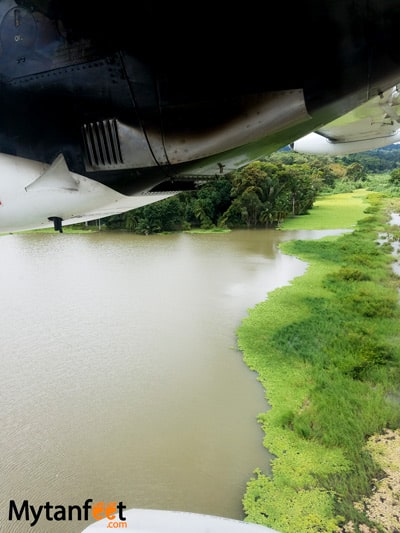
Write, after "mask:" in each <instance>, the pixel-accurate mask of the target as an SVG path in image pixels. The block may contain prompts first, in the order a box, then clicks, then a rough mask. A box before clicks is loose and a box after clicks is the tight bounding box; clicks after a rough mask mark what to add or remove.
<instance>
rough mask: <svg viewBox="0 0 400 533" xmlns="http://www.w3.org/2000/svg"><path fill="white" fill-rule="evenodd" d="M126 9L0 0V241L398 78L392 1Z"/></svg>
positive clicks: (309, 121)
mask: <svg viewBox="0 0 400 533" xmlns="http://www.w3.org/2000/svg"><path fill="white" fill-rule="evenodd" d="M89 4H90V3H89ZM133 8H134V9H133V11H132V12H129V13H127V12H125V10H124V8H123V6H116V7H115V8H111V7H110V6H108V5H103V4H101V3H100V4H99V3H96V5H95V6H94V5H93V6H92V5H87V4H86V5H85V6H84V7H83V6H77V5H76V4H75V3H74V2H70V1H67V0H0V95H1V100H0V154H1V157H0V187H1V190H0V202H1V205H0V208H1V209H0V231H1V232H8V231H18V230H21V229H31V228H35V227H37V228H39V227H47V226H48V225H51V224H52V223H54V220H56V221H58V222H59V221H60V220H61V221H63V223H64V224H65V223H74V222H80V221H84V220H93V219H96V218H100V217H101V216H106V214H115V213H119V212H122V211H126V210H129V209H134V208H136V207H139V206H141V205H145V204H146V203H151V202H154V201H159V200H162V199H163V198H166V197H168V196H171V195H172V194H176V193H178V192H179V191H181V190H185V189H188V188H196V187H198V186H199V184H201V183H203V182H204V180H207V179H209V178H212V177H214V176H219V175H227V174H229V173H230V172H232V171H234V170H236V169H239V168H241V167H242V166H244V165H245V164H247V163H249V162H251V161H253V160H255V159H258V158H260V157H263V156H265V155H268V154H270V153H272V152H274V151H276V150H277V149H279V148H282V147H283V146H286V145H289V144H291V143H294V142H295V141H297V140H299V139H301V138H303V137H304V136H306V135H307V134H309V133H312V132H314V131H319V132H321V131H322V128H323V127H324V126H326V125H327V124H329V123H331V122H332V121H334V120H336V119H338V118H339V117H341V116H342V115H344V114H346V113H348V112H349V111H351V110H354V109H356V108H358V107H359V106H360V105H362V104H365V103H366V102H368V101H371V100H373V99H374V98H375V99H376V98H379V97H380V95H382V94H384V93H385V91H389V90H391V89H392V88H393V87H395V86H396V84H397V82H399V80H400V54H399V52H400V50H399V44H398V38H397V27H398V23H399V22H400V7H399V6H398V3H397V2H395V1H394V0H386V1H382V0H374V1H372V0H370V1H367V0H362V1H355V2H348V1H345V0H342V1H338V2H321V1H320V0H318V1H317V0H307V1H303V2H296V4H295V5H293V6H292V5H291V6H289V7H288V6H287V5H286V4H285V5H283V4H282V3H274V4H273V5H269V6H268V11H267V13H266V14H265V15H264V14H263V15H262V16H261V15H260V13H259V5H258V3H256V2H250V4H249V3H246V6H241V7H240V10H238V11H237V13H236V11H235V10H236V8H232V7H231V9H230V12H229V17H228V16H227V13H224V12H222V13H220V12H217V11H216V10H215V9H214V5H213V4H211V2H208V1H206V2H204V3H202V6H201V9H198V10H196V11H195V12H194V13H193V12H191V13H189V12H186V10H184V9H183V8H182V5H181V4H180V3H179V2H168V3H160V5H158V4H157V3H155V2H147V3H135V4H134V6H133ZM232 21H234V22H235V23H234V24H232ZM272 27H276V28H277V29H278V32H279V33H278V36H279V40H277V33H276V31H273V32H272V31H271V28H272ZM385 113H386V112H385ZM396 116H397V115H396ZM382 117H383V115H382ZM382 120H383V121H385V123H386V124H387V118H384V117H383V118H382ZM397 125H398V124H397V119H396V118H395V120H393V121H392V129H391V130H390V131H389V132H388V130H387V129H386V130H385V131H386V134H387V137H388V139H389V141H388V142H390V139H391V138H394V137H391V135H392V133H393V135H394V134H395V131H396V129H397ZM374 135H375V134H374ZM380 137H381V138H382V135H381V136H380ZM318 140H320V139H318ZM330 140H332V139H330ZM333 140H334V139H333ZM365 140H366V139H365V137H364V141H365ZM331 144H332V143H331ZM331 144H330V145H329V149H332V146H331ZM370 145H371V144H370V143H368V142H364V144H363V145H362V147H363V149H364V147H367V146H370ZM298 146H301V145H300V144H299V145H298ZM303 146H304V145H303ZM323 146H324V145H323ZM335 146H336V149H337V150H338V153H339V146H338V144H336V145H335ZM347 147H348V148H349V145H348V146H347ZM365 149H367V148H365Z"/></svg>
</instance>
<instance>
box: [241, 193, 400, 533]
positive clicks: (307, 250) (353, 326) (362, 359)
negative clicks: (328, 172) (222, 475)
mask: <svg viewBox="0 0 400 533" xmlns="http://www.w3.org/2000/svg"><path fill="white" fill-rule="evenodd" d="M359 193H360V191H357V193H356V195H355V196H354V195H340V196H339V198H337V199H335V198H334V197H330V198H326V199H322V200H321V202H322V204H323V207H322V205H321V207H322V211H323V212H324V213H325V216H324V220H325V218H326V219H329V218H331V219H332V216H333V212H334V213H335V216H334V217H333V218H334V219H335V220H336V219H337V218H339V219H340V220H345V221H346V224H350V225H353V224H355V223H356V220H355V217H357V216H358V217H359V219H360V222H359V224H357V225H356V226H355V229H354V231H353V232H351V233H346V234H344V235H343V236H341V237H337V238H334V239H332V238H330V239H321V240H316V241H290V242H285V243H282V245H281V248H282V250H283V251H284V252H285V253H289V254H293V255H296V256H297V257H299V258H301V259H303V260H305V261H307V263H308V264H309V267H308V269H307V271H306V273H305V275H304V276H302V277H299V278H295V280H294V281H293V282H292V284H291V285H289V286H286V287H281V288H279V289H277V290H275V291H273V292H272V293H270V294H269V295H268V298H267V300H266V301H264V302H262V303H260V304H258V305H257V306H256V307H255V308H254V309H252V310H251V311H250V312H249V316H248V317H247V318H246V319H245V320H244V321H243V322H242V324H241V326H240V328H239V330H238V343H239V347H240V348H241V350H242V351H243V354H244V360H245V362H246V364H247V365H248V366H249V367H250V368H251V369H252V370H255V371H256V372H257V373H258V376H259V380H260V381H261V383H262V384H263V386H264V389H265V395H266V398H267V400H268V403H269V405H270V406H271V409H270V410H269V411H267V413H263V414H261V415H260V416H259V421H260V424H261V425H262V427H263V430H264V432H265V438H264V445H265V447H266V448H268V450H269V451H270V452H271V453H272V454H273V456H275V459H274V460H273V461H272V476H268V475H266V474H265V473H263V472H261V470H257V471H256V472H255V477H254V478H252V479H251V480H250V481H249V482H248V485H247V490H246V493H245V495H244V498H243V506H244V511H245V515H246V520H248V521H250V522H256V523H260V524H264V525H267V526H269V527H272V528H274V529H277V530H279V531H280V532H282V533H311V532H318V531H322V532H324V533H329V532H332V533H333V532H337V531H339V530H340V529H339V526H342V525H343V524H344V523H345V522H347V521H348V520H352V521H353V522H354V523H355V524H358V523H367V524H368V523H369V522H368V519H367V518H366V517H365V516H364V515H363V514H362V513H361V512H360V511H357V510H356V509H355V508H354V507H353V502H354V501H358V500H360V499H361V497H362V496H363V495H367V494H368V493H369V491H370V487H371V480H372V478H373V477H374V476H377V475H378V474H379V468H378V466H377V465H375V464H374V462H373V460H372V459H371V457H370V455H369V454H368V453H367V452H366V451H365V447H364V446H365V442H366V439H367V437H368V436H370V435H371V434H373V433H376V432H381V431H382V430H383V429H384V428H386V427H391V428H396V427H399V426H400V407H399V405H398V403H395V402H394V401H392V400H390V398H392V397H393V395H395V393H396V392H398V387H399V385H398V384H399V382H400V349H399V346H400V342H399V341H400V333H399V329H398V323H399V319H400V308H399V305H398V292H397V291H398V287H399V279H398V278H397V277H396V276H394V274H393V272H392V269H391V262H392V261H393V257H392V256H391V254H390V249H389V248H388V247H387V246H381V245H378V244H377V242H376V239H377V228H378V229H379V231H380V230H381V229H382V228H386V229H389V228H388V227H387V226H385V218H387V213H388V203H387V202H388V200H386V199H385V198H383V197H381V196H380V195H369V196H368V203H367V202H366V199H367V196H366V195H364V194H362V195H361V196H359ZM391 202H392V203H391V204H390V209H393V207H394V205H393V200H392V201H391ZM390 209H389V211H390ZM346 211H349V212H348V213H347V216H345V212H346ZM365 211H367V213H365ZM313 217H314V213H312V214H311V215H310V216H309V220H310V221H311V220H312V219H313ZM300 218H301V219H302V218H303V217H299V219H300ZM336 221H337V220H336ZM316 223H317V225H318V227H320V223H321V220H320V217H319V213H317V214H316ZM284 227H286V225H285V226H284ZM301 227H302V228H304V225H303V222H302V221H301ZM309 227H310V229H311V227H312V225H311V224H310V226H309ZM336 227H344V226H339V225H338V226H336ZM290 229H293V227H292V225H290Z"/></svg>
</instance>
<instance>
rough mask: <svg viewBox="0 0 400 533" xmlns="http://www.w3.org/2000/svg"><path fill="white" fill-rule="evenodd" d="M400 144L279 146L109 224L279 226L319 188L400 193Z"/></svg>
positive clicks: (301, 210) (145, 228)
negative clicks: (325, 149) (328, 150)
mask: <svg viewBox="0 0 400 533" xmlns="http://www.w3.org/2000/svg"><path fill="white" fill-rule="evenodd" d="M399 157H400V146H399V145H397V144H396V145H391V146H389V147H386V148H381V149H378V150H372V151H369V152H363V153H360V154H354V155H351V156H344V157H328V156H311V155H305V154H298V153H295V152H293V151H290V150H287V149H283V150H281V151H279V152H276V153H274V154H272V155H270V156H268V157H265V158H264V159H263V160H260V161H256V162H253V163H251V164H249V165H247V166H245V167H243V168H242V169H240V170H238V171H236V172H234V173H232V174H230V175H226V176H216V177H215V178H214V179H210V180H208V181H207V183H205V184H203V185H202V186H200V187H199V188H198V189H197V190H195V191H188V192H182V193H180V194H178V195H176V196H173V197H171V198H168V199H165V200H162V201H160V202H156V203H154V204H149V205H147V206H144V207H141V208H139V209H135V210H132V211H128V212H127V213H123V214H120V215H115V216H111V217H108V218H105V219H103V220H102V221H101V223H102V225H104V226H105V227H106V228H107V229H118V230H127V231H133V232H135V233H139V234H150V233H158V232H167V231H176V230H189V229H193V228H201V229H212V228H240V227H248V228H254V227H277V226H279V224H280V223H281V222H282V221H283V220H285V219H287V218H288V217H291V216H295V215H303V214H306V213H307V212H308V211H309V210H310V209H311V208H312V207H313V204H314V201H315V200H316V198H317V197H318V196H319V195H320V194H322V193H323V194H329V193H337V192H348V191H351V190H354V189H356V188H370V189H371V190H375V191H380V190H385V192H388V191H389V192H392V193H393V194H394V195H398V194H399V193H400V164H399Z"/></svg>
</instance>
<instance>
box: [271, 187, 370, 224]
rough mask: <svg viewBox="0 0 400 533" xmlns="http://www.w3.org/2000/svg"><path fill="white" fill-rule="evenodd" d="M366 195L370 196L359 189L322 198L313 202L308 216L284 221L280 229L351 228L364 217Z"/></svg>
mask: <svg viewBox="0 0 400 533" xmlns="http://www.w3.org/2000/svg"><path fill="white" fill-rule="evenodd" d="M368 194H370V193H369V192H368V191H366V190H364V189H359V190H357V191H355V192H352V193H343V194H335V195H330V196H323V197H321V198H319V199H317V200H316V201H315V203H314V206H313V208H312V210H311V211H310V212H309V214H307V215H302V216H298V217H294V218H288V219H286V220H285V221H284V222H283V223H282V225H281V229H283V230H296V229H314V230H315V229H347V228H352V227H353V226H354V225H355V224H356V223H357V221H358V220H360V218H362V217H363V216H365V214H364V210H365V208H366V206H367V204H366V199H367V197H368Z"/></svg>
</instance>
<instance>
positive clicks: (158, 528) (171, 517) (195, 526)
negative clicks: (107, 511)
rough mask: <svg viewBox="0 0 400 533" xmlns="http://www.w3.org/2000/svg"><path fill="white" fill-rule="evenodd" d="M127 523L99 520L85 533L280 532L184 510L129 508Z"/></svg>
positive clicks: (126, 516) (86, 529)
mask: <svg viewBox="0 0 400 533" xmlns="http://www.w3.org/2000/svg"><path fill="white" fill-rule="evenodd" d="M123 514H124V518H126V520H125V521H122V522H121V521H119V520H115V521H110V520H109V519H107V518H104V519H102V520H99V521H97V522H95V523H93V524H91V525H90V526H88V527H87V528H85V529H84V530H83V531H82V533H96V532H100V531H109V530H110V529H123V530H124V531H132V532H135V533H279V532H278V531H276V530H274V529H270V528H269V527H265V526H261V525H258V524H251V523H250V522H241V521H240V520H233V519H230V518H223V517H221V516H211V515H205V514H198V513H189V512H181V511H164V510H153V509H128V510H127V511H124V513H123Z"/></svg>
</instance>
